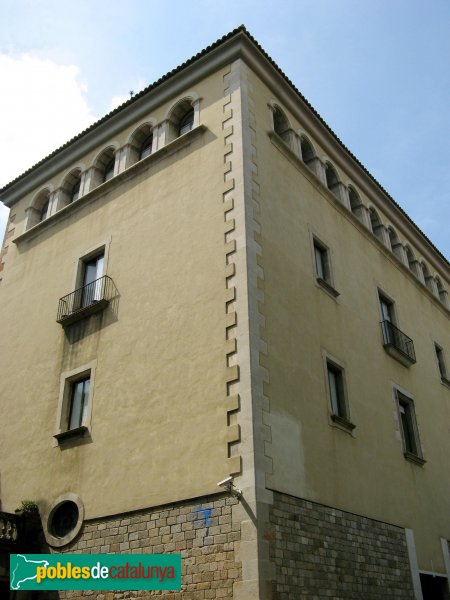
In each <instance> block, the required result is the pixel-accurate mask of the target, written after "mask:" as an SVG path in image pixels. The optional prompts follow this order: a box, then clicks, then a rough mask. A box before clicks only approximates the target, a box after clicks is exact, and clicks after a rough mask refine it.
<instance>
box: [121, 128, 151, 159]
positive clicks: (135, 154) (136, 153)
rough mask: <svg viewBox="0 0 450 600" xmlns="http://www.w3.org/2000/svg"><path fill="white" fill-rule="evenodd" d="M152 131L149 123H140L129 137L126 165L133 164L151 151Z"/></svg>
mask: <svg viewBox="0 0 450 600" xmlns="http://www.w3.org/2000/svg"><path fill="white" fill-rule="evenodd" d="M153 138H154V131H153V127H152V126H151V125H150V123H145V124H144V125H141V126H140V127H139V128H138V129H136V131H135V132H134V133H133V135H132V136H131V138H130V156H129V160H128V165H127V166H130V165H133V164H134V163H137V162H138V161H140V160H143V159H144V158H147V156H150V155H151V154H152V152H153Z"/></svg>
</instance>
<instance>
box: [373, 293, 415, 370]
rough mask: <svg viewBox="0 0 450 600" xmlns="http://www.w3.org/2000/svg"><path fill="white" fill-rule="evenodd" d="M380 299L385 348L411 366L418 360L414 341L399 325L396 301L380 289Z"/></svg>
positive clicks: (397, 358) (404, 363)
mask: <svg viewBox="0 0 450 600" xmlns="http://www.w3.org/2000/svg"><path fill="white" fill-rule="evenodd" d="M378 301H379V305H380V315H381V329H382V332H383V346H384V349H385V350H386V352H387V353H388V354H389V355H390V356H392V357H393V358H395V359H396V360H398V361H399V362H400V363H402V365H404V366H405V367H410V366H411V365H412V364H414V363H415V362H416V354H415V350H414V342H413V341H412V339H411V338H409V337H408V336H407V335H406V334H405V333H403V331H401V330H400V329H399V328H398V327H397V325H396V314H395V310H394V302H393V301H392V300H390V299H389V298H388V297H387V296H385V295H384V294H382V293H381V292H380V291H379V292H378Z"/></svg>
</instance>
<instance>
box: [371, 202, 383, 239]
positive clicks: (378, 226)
mask: <svg viewBox="0 0 450 600" xmlns="http://www.w3.org/2000/svg"><path fill="white" fill-rule="evenodd" d="M369 217H370V227H371V229H372V233H373V234H374V236H375V237H376V238H378V239H379V240H380V242H383V243H384V239H383V223H382V222H381V219H380V217H379V215H378V213H377V211H376V210H375V209H374V208H373V207H371V208H370V209H369Z"/></svg>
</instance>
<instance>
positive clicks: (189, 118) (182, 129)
mask: <svg viewBox="0 0 450 600" xmlns="http://www.w3.org/2000/svg"><path fill="white" fill-rule="evenodd" d="M193 126H194V109H193V108H191V109H189V110H188V112H187V113H186V114H185V115H184V117H183V118H182V119H181V120H180V123H179V125H178V135H179V136H180V135H183V134H184V133H187V132H188V131H190V130H191V129H192V127H193Z"/></svg>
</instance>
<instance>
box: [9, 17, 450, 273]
mask: <svg viewBox="0 0 450 600" xmlns="http://www.w3.org/2000/svg"><path fill="white" fill-rule="evenodd" d="M238 58H241V59H242V60H243V61H244V62H245V63H246V64H247V65H248V66H249V67H250V69H252V71H254V72H255V74H256V75H258V76H259V77H260V78H261V80H262V81H263V82H264V83H265V84H266V85H267V86H268V87H269V88H270V89H271V90H272V91H273V93H274V94H275V95H276V97H278V98H279V100H280V101H281V102H282V103H283V104H284V106H285V108H286V109H288V110H289V111H290V112H291V114H292V115H293V116H295V117H296V119H297V120H298V121H299V122H301V123H302V125H304V127H305V129H306V130H307V131H308V133H310V134H311V136H312V137H313V138H314V140H315V141H316V142H317V143H318V144H319V145H320V146H321V147H322V148H323V149H324V150H325V152H326V153H327V154H328V155H329V157H330V159H331V160H332V161H334V162H335V164H336V165H338V166H340V167H341V168H342V169H343V170H344V171H346V173H348V175H349V176H350V177H351V178H352V180H353V181H354V183H355V185H358V186H359V187H360V189H361V190H363V191H364V193H365V194H366V195H367V196H368V197H369V198H370V200H371V201H372V202H373V203H374V205H376V206H378V207H379V208H380V209H381V210H382V211H383V212H384V214H385V215H386V216H387V217H388V218H389V219H390V221H391V222H392V224H393V225H395V226H396V227H397V228H398V229H399V230H400V231H402V233H403V234H404V235H405V237H407V238H411V237H417V239H418V241H419V243H417V242H416V241H415V245H416V246H420V250H421V252H422V254H423V256H424V257H426V258H427V260H429V261H430V262H431V263H432V264H433V265H434V266H435V267H436V269H437V270H438V271H439V272H440V273H441V275H443V276H444V277H445V278H446V279H447V280H448V279H450V264H449V262H448V261H447V259H446V258H445V256H443V254H442V253H441V252H440V251H439V250H438V249H437V248H436V247H435V246H434V244H433V243H432V242H431V241H430V240H429V239H428V238H427V236H426V235H425V234H424V233H423V232H422V231H421V230H420V229H419V228H418V227H417V225H416V224H415V223H414V222H413V221H412V220H411V219H410V217H409V216H408V215H407V214H406V213H405V211H404V210H403V209H402V208H401V207H400V206H399V205H398V204H397V203H396V202H395V200H394V199H393V198H392V196H390V195H389V194H388V192H387V191H386V190H385V189H384V188H383V186H382V185H381V184H380V183H379V182H378V181H377V180H376V179H375V178H374V177H373V175H372V174H371V173H370V172H369V171H368V170H367V169H366V167H364V165H363V164H362V163H361V162H360V161H359V160H358V159H357V158H356V156H354V155H353V154H352V153H351V152H350V150H349V149H348V148H347V147H346V146H345V145H344V144H343V142H342V141H341V140H340V139H339V138H338V136H337V135H336V134H335V133H334V132H333V130H332V129H331V128H330V127H329V126H328V125H327V123H326V122H325V121H324V120H323V118H322V117H321V116H320V114H319V113H318V112H317V111H316V110H315V109H314V107H313V106H312V105H311V104H310V103H309V102H308V100H307V99H306V98H305V97H304V96H303V94H302V93H301V92H300V91H299V90H298V89H297V88H296V87H295V85H294V84H293V82H292V81H291V80H290V79H289V78H288V77H287V76H286V75H285V73H284V72H283V71H282V70H281V69H280V67H279V66H278V65H277V64H276V63H275V62H274V61H273V60H272V59H271V57H270V56H269V55H268V54H267V53H266V52H265V50H264V49H263V48H262V47H261V46H260V45H259V44H258V42H257V41H256V40H255V39H254V38H253V37H252V36H251V34H250V33H249V32H248V31H247V30H246V29H245V27H244V26H242V25H241V26H240V27H238V28H237V29H234V30H233V31H231V32H230V33H229V34H227V35H225V36H224V37H222V38H220V39H219V40H217V41H216V42H215V43H214V44H212V45H211V46H208V47H207V48H205V49H204V50H202V51H201V52H199V53H198V54H196V55H195V56H193V57H192V58H190V59H189V60H188V61H186V62H184V63H183V64H181V65H180V66H178V67H177V68H176V69H174V70H172V71H170V72H169V73H167V74H166V75H164V76H163V77H161V78H160V79H159V80H158V81H156V82H155V83H153V84H151V85H149V86H148V87H146V88H145V89H144V90H142V91H141V92H139V93H138V94H136V95H135V96H133V97H132V98H131V99H130V100H128V101H127V102H125V103H124V104H122V105H121V106H119V107H118V108H116V109H115V110H114V111H112V112H110V113H108V114H107V115H105V117H103V118H102V119H100V120H99V121H97V122H96V123H94V124H93V125H91V126H90V127H89V128H88V129H86V130H85V131H83V132H81V133H80V134H79V135H77V136H76V137H74V138H73V139H72V140H69V141H68V142H67V143H66V144H64V145H63V146H61V147H60V148H58V149H57V150H55V151H54V152H52V153H51V154H50V155H49V156H47V157H45V158H44V159H42V160H41V161H40V162H38V163H37V164H36V165H34V166H33V167H31V168H30V169H28V170H27V171H25V173H23V174H22V175H20V176H19V177H17V178H16V179H14V180H13V181H11V182H10V183H9V184H7V185H6V186H4V187H3V188H2V189H0V200H1V201H3V203H4V204H5V205H6V206H8V207H11V206H12V205H13V204H14V203H15V202H17V201H18V200H19V199H20V198H21V197H23V196H24V195H25V194H27V193H29V192H30V191H32V190H34V189H36V188H38V187H39V186H41V185H43V184H44V183H45V182H46V181H48V179H50V178H51V177H53V176H54V175H56V174H57V173H58V172H60V171H64V170H65V169H68V168H70V166H71V165H72V164H73V163H75V162H77V161H78V160H79V158H80V156H82V155H84V154H86V153H88V152H90V151H92V150H93V149H95V148H96V147H98V146H99V145H102V144H103V143H107V142H108V141H110V140H111V138H112V137H114V135H116V134H117V133H118V132H120V131H121V130H123V129H124V128H126V127H128V126H129V125H131V124H132V123H133V122H135V121H138V120H139V119H141V118H143V117H145V116H146V115H148V113H149V112H151V111H152V110H153V109H154V108H156V107H157V106H159V105H161V104H162V103H164V102H166V101H168V100H170V99H171V98H173V97H176V96H177V95H179V94H181V93H182V92H183V91H185V90H186V89H188V88H190V87H192V86H193V85H195V83H197V82H198V81H199V80H201V79H204V78H205V77H207V76H208V75H211V74H212V73H214V72H216V71H217V70H218V69H220V68H221V67H223V66H224V65H226V64H229V63H230V62H233V61H234V60H236V59H238Z"/></svg>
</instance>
